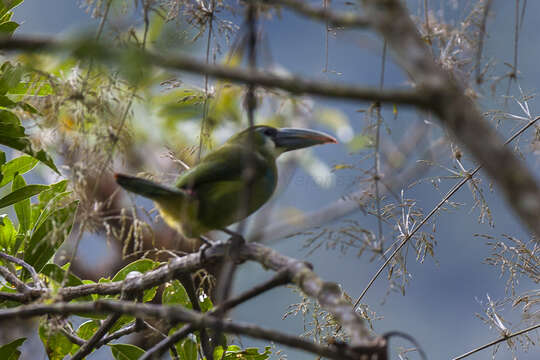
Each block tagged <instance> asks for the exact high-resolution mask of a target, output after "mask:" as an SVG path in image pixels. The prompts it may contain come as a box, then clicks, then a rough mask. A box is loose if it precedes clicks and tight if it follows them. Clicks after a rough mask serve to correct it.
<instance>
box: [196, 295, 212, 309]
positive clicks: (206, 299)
mask: <svg viewBox="0 0 540 360" xmlns="http://www.w3.org/2000/svg"><path fill="white" fill-rule="evenodd" d="M199 304H200V305H201V311H202V312H203V313H205V312H208V311H210V310H212V309H213V308H214V304H213V303H212V299H210V296H208V295H206V294H204V300H203V301H202V302H201V301H200V300H199Z"/></svg>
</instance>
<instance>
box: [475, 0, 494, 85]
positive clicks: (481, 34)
mask: <svg viewBox="0 0 540 360" xmlns="http://www.w3.org/2000/svg"><path fill="white" fill-rule="evenodd" d="M492 2H493V0H486V2H485V4H484V11H483V14H482V21H481V22H480V31H479V39H478V49H476V60H475V63H476V64H475V68H476V83H477V84H480V83H482V82H483V74H482V71H481V69H480V63H481V62H482V52H483V51H484V40H485V38H486V24H487V18H488V16H489V10H490V9H491V3H492Z"/></svg>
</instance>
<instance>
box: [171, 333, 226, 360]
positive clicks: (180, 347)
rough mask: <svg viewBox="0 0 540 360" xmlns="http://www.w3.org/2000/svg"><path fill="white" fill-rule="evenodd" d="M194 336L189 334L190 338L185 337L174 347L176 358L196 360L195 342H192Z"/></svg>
mask: <svg viewBox="0 0 540 360" xmlns="http://www.w3.org/2000/svg"><path fill="white" fill-rule="evenodd" d="M194 338H195V337H194V336H193V335H192V334H191V336H188V337H186V338H185V339H184V340H182V341H179V342H178V343H177V344H176V345H175V346H176V351H177V352H178V356H179V357H180V359H182V360H184V359H185V360H197V358H198V353H197V342H196V341H195V340H194ZM214 359H220V358H219V357H215V356H214Z"/></svg>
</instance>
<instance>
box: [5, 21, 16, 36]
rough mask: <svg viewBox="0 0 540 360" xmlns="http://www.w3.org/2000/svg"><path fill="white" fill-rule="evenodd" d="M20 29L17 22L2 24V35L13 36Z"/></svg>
mask: <svg viewBox="0 0 540 360" xmlns="http://www.w3.org/2000/svg"><path fill="white" fill-rule="evenodd" d="M18 27H19V24H17V23H16V22H15V21H8V22H5V23H2V24H0V33H5V34H11V33H13V32H14V31H15V30H16V29H17V28H18Z"/></svg>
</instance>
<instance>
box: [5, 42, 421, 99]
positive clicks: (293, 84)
mask: <svg viewBox="0 0 540 360" xmlns="http://www.w3.org/2000/svg"><path fill="white" fill-rule="evenodd" d="M84 44H86V45H89V42H86V43H80V42H78V43H70V42H60V41H55V40H51V39H47V38H29V37H12V38H9V39H7V38H4V39H1V40H0V49H3V50H25V51H39V50H48V51H62V50H69V49H73V48H75V49H76V48H78V47H80V46H81V45H84ZM93 46H96V50H99V51H95V52H93V54H94V55H96V56H103V57H107V58H121V57H116V55H119V54H120V53H118V52H117V51H116V50H114V49H112V48H111V47H105V46H103V47H100V46H99V45H97V44H93ZM137 51H138V55H140V56H141V59H146V60H147V61H148V62H149V63H151V64H154V65H156V66H160V67H164V68H168V69H174V70H181V71H186V72H189V73H194V74H203V75H204V74H207V75H208V76H211V77H215V78H219V79H225V80H230V81H233V82H240V83H246V84H254V85H258V86H262V87H266V88H279V89H283V90H286V91H288V92H290V93H292V94H297V95H301V94H312V95H318V96H323V97H328V98H340V99H346V100H354V101H382V102H388V103H394V104H403V105H416V106H420V107H422V108H427V107H428V106H429V103H428V102H427V101H426V100H427V98H426V97H425V95H424V94H422V93H421V91H413V90H385V91H379V90H377V89H375V88H368V87H359V86H352V85H344V84H337V83H329V82H321V81H315V80H307V79H304V78H301V77H298V76H291V75H278V74H275V73H271V72H268V71H261V70H253V71H246V70H243V69H240V68H235V67H231V66H226V65H215V64H214V65H212V64H205V63H204V62H203V61H201V60H199V59H196V58H192V57H188V56H172V55H170V56H169V55H167V56H163V55H159V54H156V53H152V52H150V51H143V50H140V49H138V50H137ZM98 53H99V54H98ZM73 55H75V56H77V53H76V52H75V53H74V54H73ZM87 55H88V54H87Z"/></svg>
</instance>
